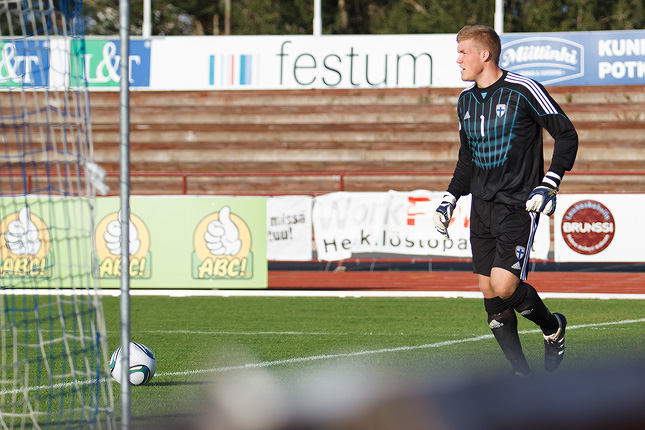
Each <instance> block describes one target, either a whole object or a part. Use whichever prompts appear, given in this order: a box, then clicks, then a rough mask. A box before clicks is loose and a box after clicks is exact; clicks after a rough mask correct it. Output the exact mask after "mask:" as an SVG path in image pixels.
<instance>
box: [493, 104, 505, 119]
mask: <svg viewBox="0 0 645 430" xmlns="http://www.w3.org/2000/svg"><path fill="white" fill-rule="evenodd" d="M495 113H497V118H501V117H503V116H504V114H505V113H506V105H505V104H503V103H500V104H498V105H497V107H495Z"/></svg>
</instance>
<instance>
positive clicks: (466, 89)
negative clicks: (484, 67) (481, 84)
mask: <svg viewBox="0 0 645 430" xmlns="http://www.w3.org/2000/svg"><path fill="white" fill-rule="evenodd" d="M474 87H475V84H472V85H471V86H469V87H466V88H464V89H463V90H461V92H460V93H459V96H461V95H462V94H463V93H465V92H466V91H468V90H471V89H473V88H474Z"/></svg>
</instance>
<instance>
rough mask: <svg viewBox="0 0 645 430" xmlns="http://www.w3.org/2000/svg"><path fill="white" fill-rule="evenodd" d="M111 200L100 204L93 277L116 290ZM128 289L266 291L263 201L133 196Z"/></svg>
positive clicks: (116, 219) (116, 224)
mask: <svg viewBox="0 0 645 430" xmlns="http://www.w3.org/2000/svg"><path fill="white" fill-rule="evenodd" d="M119 203H120V202H119V198H118V197H105V198H100V199H99V203H98V209H97V218H96V219H97V224H96V229H95V238H96V250H97V261H96V267H95V268H94V273H93V274H94V276H95V277H96V278H98V279H100V281H101V286H103V287H118V286H119V278H120V276H121V272H120V270H121V263H120V261H121V247H120V242H119V241H120V235H121V223H120V219H121V218H120V217H122V214H120V213H119ZM130 211H131V213H130V223H129V225H130V227H129V229H130V230H129V239H130V245H129V246H130V251H129V253H130V268H129V270H130V277H131V281H130V282H131V287H132V288H176V289H181V288H188V289H191V288H192V289H199V288H266V287H267V282H268V281H267V279H268V275H267V259H266V240H265V239H264V238H265V235H266V203H265V199H264V198H219V197H216V198H213V197H208V198H205V197H168V196H166V197H133V198H132V202H131V205H130Z"/></svg>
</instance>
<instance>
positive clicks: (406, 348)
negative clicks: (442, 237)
mask: <svg viewBox="0 0 645 430" xmlns="http://www.w3.org/2000/svg"><path fill="white" fill-rule="evenodd" d="M640 322H645V318H641V319H635V320H622V321H612V322H606V323H597V324H579V325H572V326H567V330H575V329H580V328H597V327H605V326H612V325H622V324H634V323H640ZM538 332H540V330H539V329H535V330H525V331H521V332H520V334H527V333H538ZM492 337H493V335H492V334H485V335H481V336H475V337H468V338H465V339H457V340H447V341H444V342H436V343H427V344H424V345H414V346H399V347H396V348H383V349H375V350H364V351H356V352H348V353H341V354H322V355H312V356H309V357H299V358H288V359H285V360H275V361H263V362H260V363H247V364H241V365H238V366H226V367H216V368H213V369H201V370H188V371H183V372H162V373H158V375H159V376H185V375H197V374H202V373H219V372H228V371H232V370H244V369H257V368H263V367H270V366H278V365H282V364H292V363H305V362H309V361H318V360H329V359H336V358H348V357H358V356H362V355H373V354H383V353H388V352H401V351H413V350H417V349H429V348H439V347H442V346H451V345H456V344H460V343H468V342H477V341H480V340H484V339H490V338H492Z"/></svg>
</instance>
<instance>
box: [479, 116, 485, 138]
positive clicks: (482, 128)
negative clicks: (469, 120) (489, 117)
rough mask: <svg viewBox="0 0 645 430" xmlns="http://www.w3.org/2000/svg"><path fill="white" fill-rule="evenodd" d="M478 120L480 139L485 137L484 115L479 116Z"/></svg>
mask: <svg viewBox="0 0 645 430" xmlns="http://www.w3.org/2000/svg"><path fill="white" fill-rule="evenodd" d="M479 119H481V120H482V121H481V131H482V137H486V135H485V134H484V120H485V118H484V115H480V116H479Z"/></svg>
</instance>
